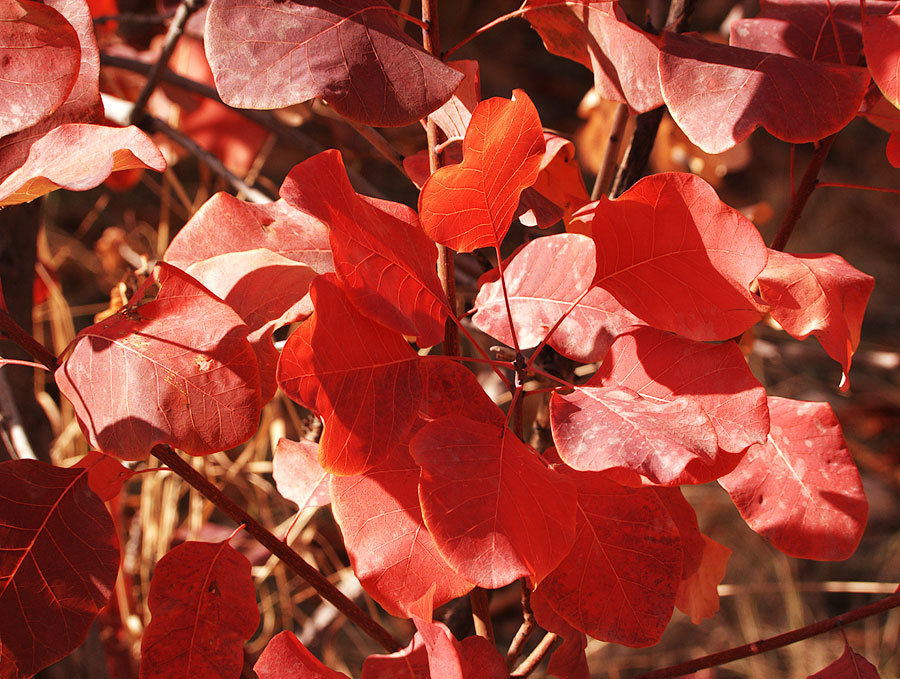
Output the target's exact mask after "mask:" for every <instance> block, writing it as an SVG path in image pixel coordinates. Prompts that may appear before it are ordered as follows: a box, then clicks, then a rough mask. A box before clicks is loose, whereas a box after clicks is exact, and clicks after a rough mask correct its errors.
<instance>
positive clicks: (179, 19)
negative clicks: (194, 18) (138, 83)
mask: <svg viewBox="0 0 900 679" xmlns="http://www.w3.org/2000/svg"><path fill="white" fill-rule="evenodd" d="M204 1H205V0H181V4H179V5H178V9H176V10H175V17H174V18H173V19H172V23H171V24H169V30H168V31H167V32H166V37H165V40H164V42H163V46H162V50H161V51H160V53H159V57H158V58H157V59H156V61H155V62H154V63H153V67H152V68H151V69H150V73H149V74H147V81H146V82H145V83H144V87H143V89H141V92H140V94H138V97H137V99H136V100H135V102H134V107H133V108H132V109H131V116H130V118H131V119H130V120H129V122H130V123H131V124H132V125H134V124H136V123H137V121H138V120H140V118H141V116H142V115H143V114H144V108H145V107H146V106H147V102H148V101H149V100H150V95H151V94H153V91H154V90H155V89H156V86H157V85H159V81H160V77H161V76H162V72H163V71H164V70H165V68H166V66H167V65H168V64H169V58H170V57H171V56H172V52H174V51H175V46H176V45H177V44H178V40H179V39H180V38H181V36H182V34H184V26H185V24H186V23H187V20H188V19H189V18H190V16H191V14H193V13H194V12H196V11H197V10H199V9H200V8H201V7H203V4H204Z"/></svg>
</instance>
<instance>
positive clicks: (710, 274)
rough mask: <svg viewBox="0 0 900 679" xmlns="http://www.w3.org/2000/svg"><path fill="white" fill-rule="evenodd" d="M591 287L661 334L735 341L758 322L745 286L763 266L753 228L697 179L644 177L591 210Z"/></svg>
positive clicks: (762, 252) (758, 238)
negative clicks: (603, 291) (593, 272)
mask: <svg viewBox="0 0 900 679" xmlns="http://www.w3.org/2000/svg"><path fill="white" fill-rule="evenodd" d="M591 228H592V230H593V238H594V242H595V244H596V245H597V272H596V276H595V285H599V286H600V287H602V288H605V289H607V290H609V292H611V293H612V294H613V295H614V296H615V297H616V299H617V300H619V302H621V303H622V304H623V305H624V306H625V307H626V308H627V309H628V310H629V311H631V312H632V313H633V314H635V315H636V316H638V317H639V318H640V319H642V320H643V321H645V322H646V323H647V324H649V325H652V326H654V327H656V328H659V329H661V330H668V331H670V332H674V333H678V334H679V335H682V336H684V337H688V338H690V339H694V340H701V341H702V340H724V339H729V338H732V337H735V336H737V335H740V334H741V333H742V332H744V331H745V330H746V329H747V328H749V327H750V326H752V325H753V324H754V323H756V322H757V321H759V320H760V319H761V318H762V315H763V314H762V308H761V306H760V304H759V302H758V301H757V299H756V297H755V296H754V295H753V294H752V293H751V292H750V284H751V283H752V282H753V280H754V279H755V278H756V276H757V275H758V274H759V272H760V271H762V270H763V267H765V264H766V252H767V250H766V246H765V243H763V240H762V237H761V236H760V235H759V232H758V231H757V230H756V227H754V226H753V224H752V223H751V222H750V221H749V220H748V219H747V218H746V217H744V216H743V215H741V214H740V213H739V212H738V211H737V210H735V209H733V208H731V207H729V206H728V205H726V204H725V203H723V202H722V201H720V200H719V197H718V195H716V192H715V190H714V189H713V188H712V187H711V186H710V185H709V184H707V183H706V182H705V181H703V180H702V179H700V178H699V177H696V176H694V175H689V174H682V173H676V172H667V173H663V174H656V175H652V176H650V177H646V178H645V179H642V180H641V181H639V182H638V183H637V184H635V185H634V186H632V187H631V188H630V189H628V191H626V192H625V193H623V194H622V195H621V196H619V198H617V199H616V200H613V201H610V200H606V199H602V200H601V201H600V202H599V203H598V205H597V207H596V209H595V212H594V221H593V223H592V227H591Z"/></svg>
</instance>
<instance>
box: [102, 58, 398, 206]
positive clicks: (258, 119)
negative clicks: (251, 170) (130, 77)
mask: <svg viewBox="0 0 900 679" xmlns="http://www.w3.org/2000/svg"><path fill="white" fill-rule="evenodd" d="M100 64H101V65H103V66H110V67H112V68H122V69H125V70H127V71H132V72H134V73H140V74H142V75H147V74H148V73H149V72H150V69H151V67H152V66H151V65H150V64H145V63H144V62H142V61H137V60H136V59H128V58H127V57H120V56H116V55H112V54H106V53H104V52H101V53H100ZM160 80H162V81H163V82H165V83H169V84H171V85H175V86H176V87H180V88H181V89H183V90H187V91H188V92H193V93H194V94H199V95H200V96H201V97H204V98H206V99H211V100H213V101H215V102H218V103H219V104H222V106H228V104H226V103H225V102H223V101H222V98H221V97H220V96H219V93H218V92H216V88H214V87H210V86H209V85H205V84H204V83H200V82H197V81H196V80H191V79H190V78H185V77H184V76H180V75H178V74H177V73H173V72H172V71H170V70H168V69H166V70H164V71H163V72H162V75H161V76H160ZM229 108H230V109H231V110H232V111H236V112H237V113H239V114H240V115H242V116H244V117H245V118H247V119H248V120H252V121H253V122H255V123H256V124H257V125H261V126H262V127H265V128H266V129H267V130H269V131H270V132H274V133H275V134H277V135H278V137H279V139H282V140H283V141H285V142H287V143H289V144H291V145H292V146H293V147H295V148H296V149H297V150H298V151H300V152H301V153H303V154H304V155H306V156H314V155H316V154H317V153H321V152H322V151H324V150H325V147H324V146H322V145H321V144H319V143H318V142H317V141H315V140H314V139H312V138H311V137H309V136H308V135H306V134H304V133H303V132H301V131H300V130H297V129H295V128H293V127H290V126H288V125H285V124H283V123H281V122H280V121H279V120H278V118H276V117H275V116H274V115H273V114H272V113H271V112H270V111H258V110H255V109H245V108H234V107H233V106H229ZM347 175H348V176H349V177H350V183H351V184H353V186H354V188H356V190H357V191H361V192H363V193H365V194H366V195H368V196H373V197H375V198H382V197H383V194H382V193H381V191H379V190H378V189H377V188H375V186H374V185H372V184H371V183H370V182H369V181H368V180H367V179H366V178H364V177H363V176H362V175H360V174H359V173H357V172H356V171H355V170H353V169H352V168H347Z"/></svg>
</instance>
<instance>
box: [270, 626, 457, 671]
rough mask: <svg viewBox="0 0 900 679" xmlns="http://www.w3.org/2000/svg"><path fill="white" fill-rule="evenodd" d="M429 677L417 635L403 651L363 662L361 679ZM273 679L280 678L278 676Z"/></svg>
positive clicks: (422, 642)
mask: <svg viewBox="0 0 900 679" xmlns="http://www.w3.org/2000/svg"><path fill="white" fill-rule="evenodd" d="M430 676H431V675H430V672H429V670H428V650H427V649H426V648H425V641H424V640H423V639H422V635H421V634H419V633H416V634H415V636H413V638H412V641H410V642H409V645H408V646H407V647H406V648H404V649H403V650H401V651H397V652H396V653H391V654H389V655H378V654H373V655H370V656H369V657H368V658H366V659H365V660H364V661H363V667H362V679H430ZM260 679H268V678H267V677H260ZM273 679H282V678H281V676H278V677H273ZM326 679H328V678H327V677H326ZM442 679H443V678H442Z"/></svg>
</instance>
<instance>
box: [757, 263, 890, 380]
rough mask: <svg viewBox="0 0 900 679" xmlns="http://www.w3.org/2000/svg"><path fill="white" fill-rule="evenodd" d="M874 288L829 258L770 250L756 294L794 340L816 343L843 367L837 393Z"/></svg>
mask: <svg viewBox="0 0 900 679" xmlns="http://www.w3.org/2000/svg"><path fill="white" fill-rule="evenodd" d="M874 287H875V279H874V278H872V277H871V276H869V275H868V274H864V273H863V272H862V271H859V270H858V269H855V268H853V267H852V266H850V265H849V264H848V263H847V262H846V260H844V258H843V257H840V256H838V255H835V254H831V253H826V254H821V255H792V254H788V253H785V252H777V251H774V250H770V251H769V261H768V263H767V264H766V268H765V269H764V270H763V272H762V273H761V274H760V275H759V294H760V296H761V297H762V298H763V299H764V300H765V301H766V302H767V303H768V304H770V305H771V307H772V311H771V313H772V318H774V319H775V320H776V321H778V322H779V323H780V324H781V327H783V328H784V329H785V330H786V331H787V332H788V333H790V335H791V336H792V337H796V338H797V339H799V340H804V339H806V338H807V337H809V336H810V335H815V336H816V337H817V338H818V340H819V342H820V343H821V344H822V347H823V348H824V349H825V351H826V352H828V355H829V356H831V357H832V358H833V359H834V360H836V361H837V362H838V363H840V364H841V367H842V368H843V377H842V378H841V388H849V382H848V379H849V378H848V372H849V371H850V360H851V358H852V357H853V352H855V351H856V348H857V347H858V346H859V333H860V328H861V326H862V320H863V314H864V313H865V310H866V302H868V300H869V295H870V294H871V293H872V289H873V288H874Z"/></svg>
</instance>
